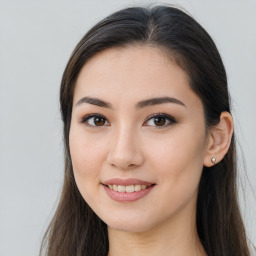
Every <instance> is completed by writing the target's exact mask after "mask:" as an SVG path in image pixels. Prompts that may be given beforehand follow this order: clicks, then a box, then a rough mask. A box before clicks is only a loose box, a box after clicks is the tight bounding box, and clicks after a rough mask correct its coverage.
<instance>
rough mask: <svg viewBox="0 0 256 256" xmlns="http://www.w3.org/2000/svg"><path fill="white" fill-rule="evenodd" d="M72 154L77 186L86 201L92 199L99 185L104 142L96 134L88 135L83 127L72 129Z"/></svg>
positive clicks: (70, 142)
mask: <svg viewBox="0 0 256 256" xmlns="http://www.w3.org/2000/svg"><path fill="white" fill-rule="evenodd" d="M69 145H70V155H71V160H72V166H73V171H74V177H75V181H76V184H77V187H78V189H79V191H80V193H81V194H82V196H83V198H84V199H85V200H86V201H90V200H91V199H90V198H92V197H93V194H94V193H95V189H96V188H97V186H98V185H99V182H100V181H99V175H100V170H101V165H102V162H103V159H104V150H102V149H104V144H102V141H101V140H98V139H97V138H96V137H95V136H93V135H91V136H88V135H87V136H86V133H85V132H84V131H83V129H79V128H78V129H77V128H75V127H74V128H72V127H71V129H70V136H69Z"/></svg>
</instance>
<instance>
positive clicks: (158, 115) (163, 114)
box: [143, 113, 177, 129]
mask: <svg viewBox="0 0 256 256" xmlns="http://www.w3.org/2000/svg"><path fill="white" fill-rule="evenodd" d="M155 117H164V118H165V119H167V120H168V121H169V124H165V125H163V126H154V128H155V129H163V128H166V127H168V126H170V125H173V124H176V123H177V121H176V120H175V118H174V117H172V116H170V115H168V114H165V113H156V114H153V115H150V116H149V117H148V118H147V120H146V121H145V122H144V123H146V122H148V121H149V120H151V119H152V118H155ZM144 123H143V125H144Z"/></svg>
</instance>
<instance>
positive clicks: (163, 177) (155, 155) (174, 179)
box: [148, 129, 204, 205]
mask: <svg viewBox="0 0 256 256" xmlns="http://www.w3.org/2000/svg"><path fill="white" fill-rule="evenodd" d="M189 131H190V132H189ZM191 136H193V139H191V138H192V137H191ZM202 138H204V133H203V131H201V132H200V131H197V134H195V133H192V132H191V129H189V130H185V129H184V130H182V129H180V130H179V132H177V133H173V134H172V136H170V137H169V138H165V139H164V141H158V142H155V143H154V148H151V150H150V152H148V154H149V155H150V156H151V157H148V158H149V159H151V163H150V164H151V166H153V169H154V170H157V172H158V179H159V180H158V183H159V184H160V185H162V189H163V193H164V194H166V195H169V201H170V203H173V205H179V204H182V203H184V202H186V201H188V200H189V199H190V198H191V197H192V196H194V194H195V192H196V191H197V187H198V184H199V181H200V177H201V173H202V169H203V159H204V139H202Z"/></svg>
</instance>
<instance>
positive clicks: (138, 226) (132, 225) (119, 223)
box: [105, 217, 153, 233]
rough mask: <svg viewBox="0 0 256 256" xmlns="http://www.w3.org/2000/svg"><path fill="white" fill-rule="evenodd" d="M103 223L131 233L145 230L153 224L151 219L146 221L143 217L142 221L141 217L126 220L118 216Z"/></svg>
mask: <svg viewBox="0 0 256 256" xmlns="http://www.w3.org/2000/svg"><path fill="white" fill-rule="evenodd" d="M136 219H137V221H136ZM105 223H106V224H107V226H108V228H110V229H114V230H118V231H123V232H132V233H139V232H145V231H147V230H149V229H151V228H152V226H153V225H152V224H153V223H152V221H147V220H146V219H145V218H144V219H143V221H142V220H141V218H134V219H129V220H127V219H123V218H120V217H119V218H118V219H111V220H110V219H108V220H106V221H105ZM149 224H150V225H149Z"/></svg>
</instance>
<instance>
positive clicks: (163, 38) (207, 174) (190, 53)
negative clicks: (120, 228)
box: [41, 5, 249, 256]
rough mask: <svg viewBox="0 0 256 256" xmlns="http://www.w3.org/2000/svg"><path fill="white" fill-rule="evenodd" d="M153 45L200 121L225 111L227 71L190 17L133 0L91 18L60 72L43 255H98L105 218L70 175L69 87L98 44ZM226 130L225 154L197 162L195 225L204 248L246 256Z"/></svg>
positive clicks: (213, 253) (101, 255) (103, 247)
mask: <svg viewBox="0 0 256 256" xmlns="http://www.w3.org/2000/svg"><path fill="white" fill-rule="evenodd" d="M136 44H140V45H148V44H150V45H154V46H155V47H160V48H162V49H164V50H165V51H167V52H168V53H169V54H170V56H171V58H172V59H174V60H175V61H176V63H177V64H178V65H179V66H180V67H181V68H182V69H183V70H184V71H185V72H186V73H187V74H188V76H189V80H190V81H189V84H190V86H191V88H192V90H193V91H194V92H195V93H196V94H197V95H198V96H199V97H200V99H201V100H202V103H203V106H204V113H205V124H206V127H207V128H210V127H211V126H214V125H216V124H217V123H218V122H219V117H220V114H221V112H222V111H228V112H230V99H229V93H228V86H227V77H226V72H225V68H224V65H223V63H222V60H221V57H220V55H219V52H218V50H217V48H216V46H215V44H214V42H213V40H212V39H211V37H210V36H209V34H208V33H207V32H206V31H205V30H204V29H203V28H202V27H201V26H200V24H198V23H197V21H195V20H194V19H193V18H192V17H190V16H189V15H187V14H186V13H185V12H183V11H181V10H179V9H177V8H175V7H171V6H167V5H164V6H154V7H152V8H142V7H132V8H127V9H124V10H121V11H118V12H116V13H114V14H112V15H110V16H108V17H107V18H105V19H104V20H102V21H100V22H99V23H98V24H96V25H95V26H94V27H93V28H92V29H91V30H90V31H89V32H88V33H87V34H86V35H85V36H84V37H83V38H82V39H81V41H80V42H79V43H78V45H77V46H76V48H75V50H74V51H73V53H72V55H71V57H70V59H69V61H68V64H67V66H66V69H65V71H64V74H63V78H62V82H61V88H60V105H61V113H62V120H63V124H64V145H65V178H64V185H63V189H62V193H61V198H60V201H59V204H58V207H57V210H56V213H55V215H54V217H53V219H52V221H51V223H50V225H49V227H48V229H47V232H46V234H45V236H44V240H43V243H42V247H41V255H42V254H43V248H45V249H46V251H45V253H46V255H48V256H65V255H70V256H71V255H72V256H74V255H76V256H85V255H87V256H88V255H89V256H97V255H98V256H105V255H107V252H108V234H107V227H106V224H105V223H104V222H103V221H101V220H100V219H99V218H98V216H97V215H96V214H95V213H94V212H93V211H92V209H91V208H90V207H89V206H88V204H87V203H86V202H85V201H84V199H83V198H82V196H81V194H80V193H79V191H78V188H77V186H76V183H75V179H74V174H73V169H72V162H71V158H70V152H69V129H70V122H71V113H72V104H73V92H74V87H75V84H76V79H77V76H78V74H79V72H80V70H81V68H82V67H83V65H84V64H85V63H86V61H87V60H88V59H89V58H91V57H92V56H94V55H95V54H97V53H99V52H100V51H102V50H104V49H107V48H111V47H122V46H125V45H136ZM236 174H237V170H236V150H235V135H234V134H233V137H232V141H231V145H230V148H229V150H228V152H227V154H226V155H225V157H224V159H223V160H222V161H221V162H219V163H218V164H216V165H215V166H214V167H211V168H207V167H204V169H203V172H202V177H201V180H200V185H199V192H198V200H197V219H196V221H197V231H198V234H199V237H200V239H201V242H202V244H203V246H204V249H205V251H206V252H207V254H208V256H228V255H230V256H231V255H232V256H234V255H239V256H249V251H248V245H247V238H246V233H245V229H244V225H243V221H242V218H241V214H240V210H239V205H238V198H237V185H236Z"/></svg>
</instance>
